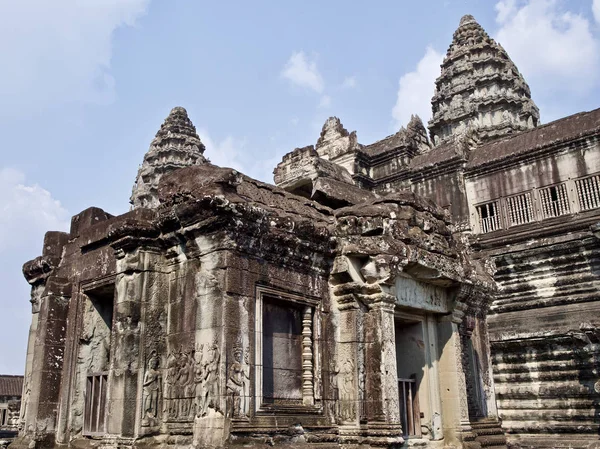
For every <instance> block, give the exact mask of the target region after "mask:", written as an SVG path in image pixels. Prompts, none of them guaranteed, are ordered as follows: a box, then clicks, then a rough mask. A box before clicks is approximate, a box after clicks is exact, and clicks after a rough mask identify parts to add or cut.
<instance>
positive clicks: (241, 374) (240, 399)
mask: <svg viewBox="0 0 600 449" xmlns="http://www.w3.org/2000/svg"><path fill="white" fill-rule="evenodd" d="M243 354H244V351H243V349H242V348H240V347H236V348H234V349H233V360H234V362H233V363H232V364H231V366H230V367H229V374H228V377H227V396H228V402H229V404H228V410H229V413H230V415H231V417H232V418H243V417H246V410H247V408H246V405H247V404H246V402H247V397H248V389H247V387H248V381H249V380H250V376H249V375H248V371H247V365H248V363H247V360H244V358H243Z"/></svg>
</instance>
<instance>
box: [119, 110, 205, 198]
mask: <svg viewBox="0 0 600 449" xmlns="http://www.w3.org/2000/svg"><path fill="white" fill-rule="evenodd" d="M204 149H205V148H204V144H203V143H202V142H201V141H200V138H199V137H198V134H197V133H196V128H195V127H194V125H193V124H192V122H191V121H190V119H189V118H188V115H187V111H186V110H185V109H184V108H182V107H176V108H173V110H171V113H170V114H169V116H168V117H167V118H166V119H165V122H164V123H163V124H162V125H161V127H160V129H159V130H158V132H157V133H156V137H155V138H154V140H153V141H152V143H151V144H150V149H149V150H148V152H147V153H146V154H145V156H144V162H143V163H142V166H141V167H140V169H139V171H138V175H137V179H136V181H135V184H134V186H133V192H132V194H131V199H130V202H131V205H132V208H138V207H151V208H154V207H157V206H158V205H159V201H158V183H159V181H160V179H161V178H162V176H163V175H165V174H166V173H169V172H171V171H173V170H176V169H178V168H181V167H187V166H190V165H196V164H202V163H205V162H207V161H206V158H205V157H204V156H203V153H204Z"/></svg>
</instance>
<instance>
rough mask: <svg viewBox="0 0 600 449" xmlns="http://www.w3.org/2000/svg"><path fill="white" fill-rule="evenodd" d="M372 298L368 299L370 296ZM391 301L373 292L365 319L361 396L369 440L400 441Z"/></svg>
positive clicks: (389, 297)
mask: <svg viewBox="0 0 600 449" xmlns="http://www.w3.org/2000/svg"><path fill="white" fill-rule="evenodd" d="M371 300H372V298H371ZM394 302H395V298H394V297H393V296H390V295H385V294H380V295H377V297H376V300H375V301H372V302H370V303H369V312H368V316H367V319H366V320H365V336H366V337H365V364H366V370H365V373H366V379H365V386H366V391H365V397H366V398H367V400H366V410H367V414H366V417H367V421H368V429H369V430H368V435H369V442H370V443H371V444H375V445H384V446H388V445H393V444H402V443H403V439H402V436H401V435H402V428H401V425H400V405H399V397H398V374H397V369H396V367H397V365H396V345H395V341H396V340H395V326H394Z"/></svg>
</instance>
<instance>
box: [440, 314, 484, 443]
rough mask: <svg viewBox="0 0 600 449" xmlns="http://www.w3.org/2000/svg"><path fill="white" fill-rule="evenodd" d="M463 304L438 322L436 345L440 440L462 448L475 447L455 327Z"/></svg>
mask: <svg viewBox="0 0 600 449" xmlns="http://www.w3.org/2000/svg"><path fill="white" fill-rule="evenodd" d="M465 309H466V305H465V304H463V303H460V302H457V303H456V306H455V308H454V311H453V312H452V314H450V315H447V316H444V317H442V318H441V319H440V320H439V322H438V338H439V342H440V360H439V365H438V366H439V372H440V390H441V396H442V411H443V426H444V438H445V441H446V444H452V443H463V444H465V447H469V448H473V449H475V448H479V447H480V446H479V444H478V443H475V442H474V439H475V435H473V433H472V431H471V425H470V423H469V407H468V403H467V387H466V382H465V372H464V367H463V363H462V345H461V341H460V333H459V325H460V323H461V322H462V318H463V316H464V310H465Z"/></svg>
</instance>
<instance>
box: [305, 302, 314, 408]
mask: <svg viewBox="0 0 600 449" xmlns="http://www.w3.org/2000/svg"><path fill="white" fill-rule="evenodd" d="M312 327H313V313H312V307H310V306H305V307H304V310H303V312H302V402H303V404H304V405H309V406H312V405H314V404H315V393H314V381H313V350H312V347H313V341H312V337H313V329H312Z"/></svg>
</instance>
